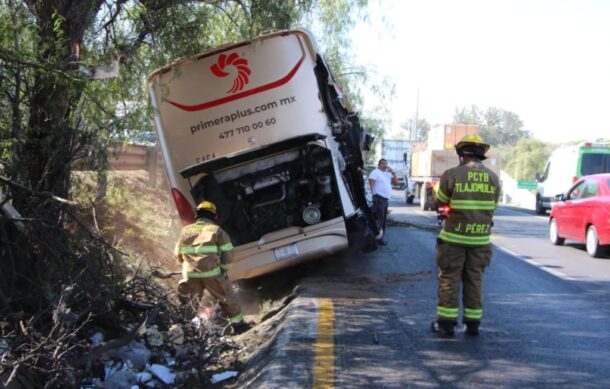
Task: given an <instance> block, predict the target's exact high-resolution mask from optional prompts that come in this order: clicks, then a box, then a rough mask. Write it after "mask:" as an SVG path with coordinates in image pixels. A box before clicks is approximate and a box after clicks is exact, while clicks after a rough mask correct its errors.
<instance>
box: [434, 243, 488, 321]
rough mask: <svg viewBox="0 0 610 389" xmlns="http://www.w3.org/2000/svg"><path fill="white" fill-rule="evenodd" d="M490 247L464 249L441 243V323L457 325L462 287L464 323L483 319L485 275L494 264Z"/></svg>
mask: <svg viewBox="0 0 610 389" xmlns="http://www.w3.org/2000/svg"><path fill="white" fill-rule="evenodd" d="M491 253H492V251H491V246H490V245H487V246H481V247H462V246H456V245H452V244H449V243H446V242H443V241H441V240H440V239H439V240H438V242H437V244H436V264H437V265H438V267H439V269H440V272H439V275H438V284H439V285H438V305H437V316H438V320H447V321H452V322H456V321H457V316H458V311H459V297H460V296H459V292H460V284H462V294H463V300H462V302H463V305H464V316H463V322H469V321H474V322H480V321H481V318H482V316H483V301H482V289H483V273H484V271H485V268H486V267H487V266H489V263H490V261H491Z"/></svg>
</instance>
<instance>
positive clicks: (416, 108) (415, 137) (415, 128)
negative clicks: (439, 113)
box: [411, 87, 419, 143]
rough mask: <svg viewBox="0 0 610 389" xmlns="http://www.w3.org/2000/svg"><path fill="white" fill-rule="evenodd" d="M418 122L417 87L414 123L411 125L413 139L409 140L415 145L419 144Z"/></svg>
mask: <svg viewBox="0 0 610 389" xmlns="http://www.w3.org/2000/svg"><path fill="white" fill-rule="evenodd" d="M418 120H419V87H417V100H416V101H415V123H413V135H414V136H413V137H412V139H411V140H415V142H416V143H419V129H418V123H417V122H418Z"/></svg>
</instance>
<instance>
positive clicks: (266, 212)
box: [148, 30, 379, 280]
mask: <svg viewBox="0 0 610 389" xmlns="http://www.w3.org/2000/svg"><path fill="white" fill-rule="evenodd" d="M148 90H149V95H150V100H151V103H152V107H153V112H154V124H155V129H156V132H157V135H158V138H159V143H160V149H161V152H162V155H163V160H164V163H165V167H166V171H167V175H168V181H169V186H170V188H171V193H172V196H173V198H174V201H175V204H176V209H177V212H178V215H179V216H180V218H181V220H182V222H183V224H189V223H192V222H194V211H193V210H194V206H195V204H197V203H198V202H200V201H202V200H204V199H205V200H209V201H212V202H214V203H215V204H216V206H217V209H218V215H219V219H218V223H219V225H220V226H221V227H222V228H223V229H224V230H226V231H227V232H228V233H229V235H230V236H231V239H232V241H233V245H234V246H235V249H234V257H235V258H234V261H233V263H232V266H231V268H230V270H229V273H228V275H229V278H231V279H233V280H237V279H246V278H252V277H256V276H259V275H262V274H265V273H269V272H273V271H276V270H278V269H282V268H286V267H288V266H293V265H296V264H298V263H301V262H304V261H309V260H312V259H316V258H320V257H322V256H326V255H328V254H332V253H335V252H337V251H340V250H343V249H346V248H348V247H350V246H351V247H362V248H365V249H374V248H375V246H374V245H375V236H377V235H378V234H379V229H378V227H377V223H376V221H375V219H374V216H373V215H372V213H371V211H370V210H369V207H368V206H367V203H366V199H365V193H364V182H363V170H362V169H363V152H364V151H365V150H367V149H368V148H369V147H370V144H371V143H372V140H373V139H372V137H370V136H368V135H367V134H366V132H365V131H364V130H363V128H362V127H361V126H360V122H359V119H358V115H357V113H356V112H355V111H354V110H353V109H352V106H351V104H350V102H349V100H348V98H347V96H346V95H345V94H344V92H343V91H342V89H341V88H340V87H339V85H338V84H337V83H336V82H335V80H334V78H333V76H332V74H331V72H330V70H329V68H328V66H327V64H326V63H325V61H324V59H323V58H322V56H320V54H319V53H318V50H317V49H316V45H315V43H314V40H313V38H312V36H311V34H310V33H308V32H307V31H305V30H290V31H281V32H275V33H271V34H265V35H262V36H259V37H256V38H254V39H252V40H249V41H244V42H239V43H234V44H228V45H225V46H222V47H218V48H216V49H213V50H210V51H207V52H204V53H201V54H199V55H195V56H193V57H189V58H182V59H179V60H177V61H176V62H174V63H173V64H171V65H169V66H167V67H164V68H162V69H159V70H157V71H155V72H153V73H152V74H151V75H150V76H149V79H148Z"/></svg>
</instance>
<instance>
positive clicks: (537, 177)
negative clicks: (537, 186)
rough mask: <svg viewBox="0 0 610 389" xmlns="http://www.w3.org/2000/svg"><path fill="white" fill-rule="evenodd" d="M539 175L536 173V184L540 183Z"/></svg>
mask: <svg viewBox="0 0 610 389" xmlns="http://www.w3.org/2000/svg"><path fill="white" fill-rule="evenodd" d="M540 178H541V177H540V173H536V182H540Z"/></svg>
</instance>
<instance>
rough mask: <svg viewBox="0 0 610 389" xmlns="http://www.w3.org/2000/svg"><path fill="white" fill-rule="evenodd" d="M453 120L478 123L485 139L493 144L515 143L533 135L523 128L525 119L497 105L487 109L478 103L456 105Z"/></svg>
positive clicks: (455, 121)
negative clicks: (462, 105) (466, 105)
mask: <svg viewBox="0 0 610 389" xmlns="http://www.w3.org/2000/svg"><path fill="white" fill-rule="evenodd" d="M453 122H454V123H464V124H476V125H478V126H479V129H480V133H481V136H482V137H483V139H485V141H486V142H487V143H489V144H491V145H493V146H496V145H502V144H510V145H514V144H516V143H517V141H518V140H519V139H521V138H530V137H531V134H530V133H529V132H528V131H526V130H524V129H523V121H522V120H521V118H519V116H518V115H517V114H515V113H513V112H510V111H506V110H504V109H501V108H496V107H489V108H487V109H486V110H482V109H480V108H478V107H477V106H476V105H471V106H470V107H464V108H457V107H456V109H455V113H454V115H453Z"/></svg>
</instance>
